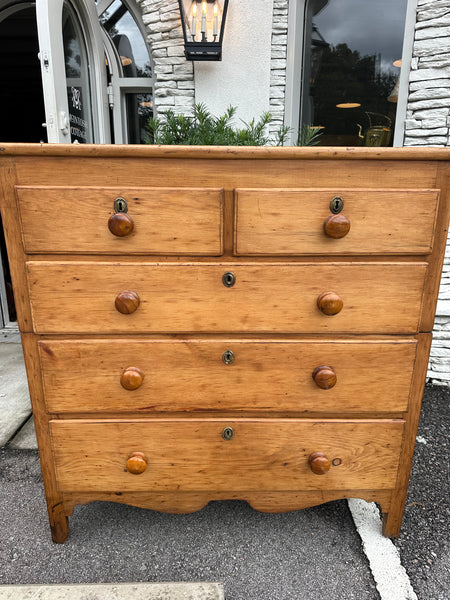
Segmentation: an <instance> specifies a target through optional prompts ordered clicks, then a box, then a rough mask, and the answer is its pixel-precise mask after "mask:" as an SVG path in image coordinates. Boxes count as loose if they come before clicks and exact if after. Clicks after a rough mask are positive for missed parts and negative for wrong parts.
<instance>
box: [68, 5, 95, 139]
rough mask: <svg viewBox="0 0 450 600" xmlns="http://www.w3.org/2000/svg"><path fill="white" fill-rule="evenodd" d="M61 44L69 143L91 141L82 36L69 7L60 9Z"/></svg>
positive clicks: (89, 93) (88, 98) (89, 100)
mask: <svg viewBox="0 0 450 600" xmlns="http://www.w3.org/2000/svg"><path fill="white" fill-rule="evenodd" d="M63 44H64V61H65V66H66V81H67V99H68V103H69V123H68V127H70V137H71V141H72V142H78V143H80V144H86V143H92V142H93V135H92V131H93V128H92V111H91V92H90V86H89V70H88V58H87V51H86V46H85V42H84V36H83V34H82V30H81V27H80V24H79V22H78V19H77V16H76V14H75V12H74V11H73V9H72V7H71V6H70V5H69V4H68V3H65V4H64V8H63Z"/></svg>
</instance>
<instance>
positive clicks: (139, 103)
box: [125, 93, 153, 144]
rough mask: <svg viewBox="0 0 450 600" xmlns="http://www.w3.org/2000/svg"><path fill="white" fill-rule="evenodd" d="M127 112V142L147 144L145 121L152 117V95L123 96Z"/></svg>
mask: <svg viewBox="0 0 450 600" xmlns="http://www.w3.org/2000/svg"><path fill="white" fill-rule="evenodd" d="M125 100H126V111H127V129H128V142H129V143H130V144H145V143H147V142H148V139H147V138H148V132H147V130H146V125H147V121H148V119H149V118H150V117H152V116H153V97H152V94H145V93H138V94H125Z"/></svg>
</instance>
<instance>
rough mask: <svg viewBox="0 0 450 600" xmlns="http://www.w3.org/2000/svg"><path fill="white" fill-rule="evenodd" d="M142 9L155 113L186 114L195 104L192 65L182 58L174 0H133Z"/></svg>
mask: <svg viewBox="0 0 450 600" xmlns="http://www.w3.org/2000/svg"><path fill="white" fill-rule="evenodd" d="M136 2H137V4H139V5H140V7H141V10H142V20H143V22H144V24H145V27H146V29H147V32H148V33H147V41H148V43H149V45H150V49H151V53H152V59H153V76H154V86H153V88H154V89H153V104H154V108H155V112H156V114H157V115H161V114H163V113H165V112H166V111H167V110H168V109H172V110H173V111H174V112H175V113H176V114H187V113H190V112H191V110H192V107H193V106H194V103H195V87H194V67H193V63H192V62H190V61H187V60H186V59H185V57H184V42H183V31H182V27H181V19H180V11H179V8H178V2H177V1H176V0H136Z"/></svg>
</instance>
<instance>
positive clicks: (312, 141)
mask: <svg viewBox="0 0 450 600" xmlns="http://www.w3.org/2000/svg"><path fill="white" fill-rule="evenodd" d="M321 135H322V128H321V127H314V125H302V127H301V129H300V130H299V132H298V138H297V144H296V145H297V146H317V144H320V137H321Z"/></svg>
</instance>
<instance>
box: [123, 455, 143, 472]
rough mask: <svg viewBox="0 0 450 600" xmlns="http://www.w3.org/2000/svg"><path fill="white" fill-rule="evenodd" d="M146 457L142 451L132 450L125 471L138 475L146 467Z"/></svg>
mask: <svg viewBox="0 0 450 600" xmlns="http://www.w3.org/2000/svg"><path fill="white" fill-rule="evenodd" d="M147 462H148V459H147V457H146V456H145V454H144V453H143V452H132V453H131V454H130V456H129V457H128V460H127V465H126V466H127V471H128V472H129V473H132V475H140V474H141V473H143V472H144V471H145V469H146V468H147Z"/></svg>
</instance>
